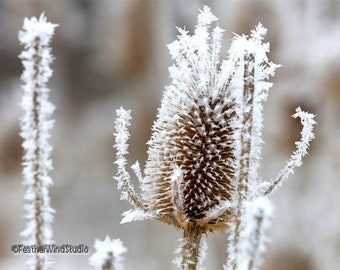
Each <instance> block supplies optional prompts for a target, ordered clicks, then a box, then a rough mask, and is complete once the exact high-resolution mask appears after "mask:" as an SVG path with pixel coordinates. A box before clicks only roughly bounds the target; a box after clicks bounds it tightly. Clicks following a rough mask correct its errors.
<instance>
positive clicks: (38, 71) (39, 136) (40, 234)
mask: <svg viewBox="0 0 340 270" xmlns="http://www.w3.org/2000/svg"><path fill="white" fill-rule="evenodd" d="M56 26H57V25H56V24H52V23H50V22H47V21H46V17H45V15H44V14H42V15H41V16H40V17H39V19H37V18H35V17H32V18H31V19H27V18H25V19H24V24H23V28H22V30H21V31H20V32H19V40H20V42H21V44H23V45H24V48H25V49H24V50H23V51H22V53H21V54H20V55H19V57H20V59H21V60H22V64H23V66H24V72H23V74H22V77H21V79H22V81H23V82H24V84H23V85H22V88H23V90H24V95H23V97H22V101H21V106H22V108H23V110H24V115H23V117H22V118H21V133H20V135H21V136H22V138H23V140H24V141H23V144H22V145H23V148H24V150H25V153H24V156H23V178H24V180H23V184H24V185H25V186H27V191H26V194H25V196H24V198H25V200H26V205H25V206H24V209H25V210H26V212H27V214H26V215H25V218H27V219H28V222H27V226H26V229H25V230H24V231H23V232H22V235H23V236H24V237H27V238H28V244H35V245H37V246H42V245H45V244H50V243H52V242H53V241H52V221H53V213H54V210H53V209H52V208H51V207H50V198H49V195H48V188H49V186H50V185H52V179H51V177H50V176H49V171H50V170H52V160H51V151H52V146H51V145H50V144H49V142H48V139H49V137H50V134H49V130H50V129H51V128H52V127H53V120H51V119H50V115H51V114H52V112H53V111H54V106H53V105H52V104H51V103H50V102H49V100H48V97H49V92H50V89H48V88H47V86H46V83H47V82H48V80H49V78H50V77H51V76H52V70H51V68H50V64H51V63H52V61H53V57H52V54H51V49H50V47H49V45H50V41H51V38H52V36H53V33H54V29H55V27H56ZM27 264H28V266H29V268H30V269H36V270H38V269H39V270H42V269H47V268H49V265H50V264H51V262H50V261H49V259H48V257H47V256H46V254H44V253H36V254H35V255H34V257H32V258H30V259H29V261H28V263H27Z"/></svg>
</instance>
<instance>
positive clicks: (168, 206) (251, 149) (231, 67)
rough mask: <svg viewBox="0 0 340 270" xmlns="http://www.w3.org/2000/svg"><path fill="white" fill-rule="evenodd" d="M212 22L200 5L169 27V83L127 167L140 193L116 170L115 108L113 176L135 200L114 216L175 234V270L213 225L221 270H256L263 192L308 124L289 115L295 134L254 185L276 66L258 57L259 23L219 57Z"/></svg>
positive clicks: (191, 257)
mask: <svg viewBox="0 0 340 270" xmlns="http://www.w3.org/2000/svg"><path fill="white" fill-rule="evenodd" d="M216 21H217V18H216V17H215V16H214V15H213V14H212V12H211V11H210V8H209V7H207V6H204V8H203V10H202V11H201V12H200V14H199V15H198V22H197V25H196V27H195V31H194V34H193V35H190V34H189V32H188V31H186V30H185V29H181V28H178V31H179V35H178V37H177V40H175V41H174V42H172V43H171V44H169V45H168V48H169V51H170V55H171V57H172V60H173V62H174V63H173V65H172V66H171V67H170V68H169V72H170V77H171V79H172V83H171V85H169V86H167V87H166V89H165V91H164V94H163V98H162V102H161V106H160V108H159V110H158V114H157V119H156V121H155V123H154V125H153V127H152V131H153V133H152V136H151V139H150V141H149V142H148V145H149V148H148V159H147V162H146V165H145V169H144V172H143V173H142V171H141V169H140V167H139V164H138V163H135V165H133V166H132V169H133V171H134V173H135V174H136V177H137V179H138V180H139V182H140V184H141V191H142V192H141V196H138V195H137V194H136V193H135V191H134V189H133V187H132V184H131V182H130V181H131V180H130V176H129V174H128V173H127V172H126V169H125V165H126V159H125V157H124V155H125V154H126V153H127V143H126V142H127V139H128V137H129V134H128V133H127V129H126V127H127V126H128V125H129V123H128V120H129V119H130V113H129V112H128V111H125V110H123V109H120V110H118V111H117V115H118V118H117V119H116V124H115V128H116V132H115V137H116V143H115V145H114V147H115V148H116V150H117V161H116V164H117V165H118V174H117V176H116V179H117V180H118V187H119V188H122V189H123V192H122V194H123V197H124V198H126V199H128V200H130V201H131V202H132V204H133V205H134V206H135V208H134V209H131V210H130V211H128V212H125V213H124V216H125V217H124V219H123V221H133V220H142V219H147V218H152V219H157V220H160V221H162V222H164V223H167V224H170V225H173V226H175V227H176V228H179V229H181V230H183V237H182V240H181V242H180V246H179V249H177V254H180V255H181V259H176V263H178V266H179V267H182V269H197V267H198V265H200V255H199V254H200V240H201V237H202V234H206V233H208V232H216V231H227V232H228V235H229V246H228V259H227V264H226V266H225V268H226V269H235V270H236V269H237V270H241V269H256V267H258V266H259V265H260V262H261V259H260V255H261V253H262V251H263V250H264V243H265V235H264V231H265V229H266V228H267V227H268V226H267V224H268V222H267V220H268V218H269V213H270V211H269V210H268V209H269V208H270V207H269V206H268V205H269V202H267V198H264V197H263V196H265V195H268V194H270V193H271V192H272V190H273V189H274V188H276V186H278V185H279V184H280V183H281V182H282V181H283V180H285V179H286V178H287V177H288V175H289V174H290V173H291V171H292V170H293V169H294V167H296V166H299V165H300V163H301V159H302V157H303V156H304V155H305V154H306V153H307V147H308V145H309V142H310V140H311V139H313V133H312V129H313V125H314V124H315V121H314V120H313V117H314V116H313V115H311V114H308V113H306V112H302V111H301V110H300V109H299V110H298V111H297V113H296V114H295V115H294V116H295V117H301V119H302V124H303V130H302V140H301V142H298V143H297V150H296V152H294V153H293V155H292V158H291V160H290V161H289V162H288V164H287V166H286V167H285V168H284V169H283V170H282V171H281V173H280V174H279V176H278V177H277V179H276V180H274V181H269V182H266V184H264V183H263V182H262V181H261V180H260V177H259V175H258V168H259V165H260V159H261V148H262V144H263V141H262V138H261V137H262V127H263V102H264V101H266V99H267V97H268V92H269V89H270V88H271V86H272V83H270V82H268V79H269V78H270V77H271V76H273V75H274V73H275V70H276V68H277V67H279V65H277V64H274V63H272V62H270V61H269V60H268V57H267V52H269V44H268V43H264V42H263V40H264V36H265V34H266V32H267V30H266V29H265V28H264V27H263V26H262V25H261V24H258V26H257V27H256V28H255V29H254V30H252V31H251V34H250V35H249V36H247V35H242V36H235V37H234V38H233V40H232V43H231V47H230V49H229V53H228V57H227V58H226V59H224V60H223V61H221V60H220V51H221V47H222V45H221V44H222V34H223V30H222V29H221V28H220V27H219V26H217V25H216V26H213V24H215V23H216ZM120 123H121V124H120ZM265 202H267V203H265Z"/></svg>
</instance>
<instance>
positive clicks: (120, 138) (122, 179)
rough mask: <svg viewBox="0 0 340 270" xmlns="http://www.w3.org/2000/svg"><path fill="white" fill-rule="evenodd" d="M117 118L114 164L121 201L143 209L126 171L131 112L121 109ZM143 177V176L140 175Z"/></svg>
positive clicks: (117, 112) (137, 166) (136, 165)
mask: <svg viewBox="0 0 340 270" xmlns="http://www.w3.org/2000/svg"><path fill="white" fill-rule="evenodd" d="M116 114H117V118H116V120H115V131H116V132H115V133H114V136H115V144H114V146H113V147H114V148H115V149H116V152H117V154H116V161H115V162H114V163H115V164H116V165H117V167H118V171H117V176H115V177H114V178H115V179H116V180H117V182H118V189H122V193H121V199H122V200H129V201H130V202H131V203H132V204H133V205H134V206H135V207H136V208H139V209H143V204H142V202H141V200H140V198H139V197H138V195H137V194H136V192H135V190H134V188H133V185H132V184H131V177H130V174H129V173H128V172H127V171H126V168H125V166H126V163H127V160H126V158H125V155H126V154H128V144H127V141H128V139H129V138H130V133H129V131H128V128H127V127H128V126H130V120H131V111H130V110H125V109H124V108H122V107H121V108H120V109H119V110H117V111H116ZM134 168H135V170H138V169H139V165H138V163H136V164H135V166H134ZM139 176H141V174H139Z"/></svg>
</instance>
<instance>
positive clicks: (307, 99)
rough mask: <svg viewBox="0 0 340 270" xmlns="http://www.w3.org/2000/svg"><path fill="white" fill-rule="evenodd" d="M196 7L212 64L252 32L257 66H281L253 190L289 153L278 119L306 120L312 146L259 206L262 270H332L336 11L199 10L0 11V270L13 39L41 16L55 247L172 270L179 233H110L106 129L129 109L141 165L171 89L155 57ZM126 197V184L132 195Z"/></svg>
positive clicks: (338, 172)
mask: <svg viewBox="0 0 340 270" xmlns="http://www.w3.org/2000/svg"><path fill="white" fill-rule="evenodd" d="M204 4H208V5H209V6H210V7H211V9H212V11H213V13H214V14H215V15H216V16H217V17H218V18H219V25H220V27H222V28H224V29H225V30H226V31H225V38H224V48H223V52H222V55H223V56H225V55H226V53H227V50H228V48H229V44H230V38H231V37H232V36H233V33H238V34H242V33H245V34H248V33H249V32H250V30H251V29H253V28H254V26H255V25H256V24H257V23H258V22H261V23H262V24H263V25H264V26H265V27H266V28H267V29H268V34H267V37H266V39H267V41H269V42H270V44H271V52H270V54H269V58H270V59H271V60H272V61H273V62H275V63H279V64H282V67H281V68H280V69H278V71H277V74H276V76H275V77H274V78H272V81H273V82H274V87H273V88H272V89H271V93H270V96H269V99H268V101H267V103H266V105H265V122H264V140H265V142H266V143H265V145H264V149H263V158H262V160H263V163H262V167H261V175H262V177H263V178H264V179H269V178H272V177H275V175H276V173H277V172H278V170H279V169H280V168H282V167H283V166H284V165H285V162H286V160H287V159H288V158H289V156H290V153H291V152H292V151H293V150H294V141H295V140H297V139H298V138H299V132H300V129H301V126H300V123H299V121H298V120H295V119H292V118H290V115H292V114H293V113H294V110H295V108H296V107H297V106H301V107H302V108H303V109H305V110H308V111H310V112H312V113H314V114H316V115H317V118H316V120H317V122H318V125H317V126H316V139H315V140H314V141H313V142H312V145H311V150H310V154H309V156H308V157H307V158H306V159H305V160H304V166H303V167H301V168H299V169H297V170H296V173H295V175H294V176H293V177H291V178H290V180H289V181H288V182H287V183H285V184H284V185H283V186H282V188H280V189H279V191H277V192H276V193H275V194H274V196H272V199H273V202H274V206H275V216H274V219H273V222H272V226H271V229H270V231H269V232H268V235H269V237H270V239H271V242H270V243H269V244H268V251H267V253H266V256H265V262H266V263H265V266H264V268H263V269H268V270H269V269H270V270H283V269H287V270H288V269H289V270H295V269H296V270H297V269H299V270H301V269H304V270H319V269H323V270H334V269H339V265H340V256H339V254H340V136H339V133H340V122H339V118H340V61H339V59H340V45H339V44H340V1H336V0H324V1H319V0H286V1H254V0H253V1H227V0H223V1H202V0H201V1H199V0H188V1H182V0H158V1H157V0H97V1H94V0H58V1H52V0H50V1H48V0H45V1H44V0H31V1H28V0H27V1H24V0H22V1H20V0H0V118H1V121H0V192H1V195H0V243H1V244H0V268H1V269H23V268H24V264H25V261H26V259H27V257H26V256H24V255H13V254H11V252H10V246H11V245H13V244H17V243H21V242H22V240H23V239H22V238H21V237H20V232H21V231H22V230H23V229H24V228H25V221H24V219H23V214H24V211H23V209H22V206H23V204H24V201H23V194H24V192H25V189H24V188H23V186H22V177H21V170H22V168H21V165H20V163H21V156H22V148H21V145H20V144H21V138H20V137H19V135H18V133H19V121H18V119H19V117H20V116H21V115H22V113H23V112H22V110H21V109H20V108H19V106H18V103H19V101H20V99H21V95H22V90H21V89H20V84H21V81H20V75H21V72H22V66H21V63H20V60H19V59H18V54H19V53H20V51H21V50H22V47H21V46H20V44H19V42H18V39H17V34H18V30H19V29H20V28H21V26H22V22H23V18H24V17H31V16H39V15H40V13H41V12H43V11H44V12H45V14H46V16H47V18H48V20H49V21H51V22H53V23H58V24H59V27H58V28H57V29H56V33H55V37H54V39H53V42H52V47H53V54H54V56H55V61H54V62H53V64H52V68H53V70H54V75H53V77H52V79H51V81H50V83H49V87H50V88H51V89H52V92H51V98H50V100H51V101H52V103H54V104H55V105H56V107H57V109H56V111H55V113H54V115H53V118H54V119H55V120H56V123H55V127H54V128H53V130H52V139H51V144H52V145H53V147H54V150H53V163H54V170H53V171H52V173H51V176H52V178H53V180H54V186H53V187H52V188H51V189H50V196H51V205H52V207H53V208H54V209H55V210H56V211H57V213H56V215H55V221H54V239H55V241H56V243H57V244H73V245H77V244H84V245H88V246H89V247H90V248H91V249H92V251H93V243H94V240H95V239H96V238H99V239H101V240H103V239H104V238H105V236H106V235H109V236H110V237H111V238H120V239H121V240H122V241H123V242H124V245H125V246H126V247H127V248H128V253H127V254H126V256H125V262H124V264H125V269H141V270H143V269H148V270H151V269H175V266H174V265H173V264H172V263H171V261H172V259H173V258H174V250H175V248H176V247H177V245H178V242H177V239H178V238H179V237H180V236H181V233H180V232H179V231H176V230H175V229H174V228H172V227H169V226H167V225H164V224H161V223H159V222H156V221H144V222H135V223H129V224H124V225H121V224H119V223H120V220H121V213H122V212H124V211H126V210H128V209H130V205H129V204H128V203H127V202H125V201H120V200H119V192H118V191H117V186H116V183H115V182H114V180H113V179H112V176H113V175H114V173H115V168H114V166H113V164H112V162H113V161H114V156H115V153H114V151H113V149H112V145H113V135H112V133H113V121H114V114H115V110H116V109H117V108H119V107H120V106H124V107H125V108H130V109H132V116H133V120H132V127H131V129H130V132H131V140H130V148H129V150H130V155H129V158H130V162H131V163H132V162H134V161H135V160H137V159H138V160H139V161H140V163H141V164H144V163H145V159H146V150H147V147H146V142H147V141H148V139H149V137H150V128H151V126H152V123H153V121H154V119H155V115H156V110H157V107H158V106H159V104H160V99H161V96H162V91H163V89H164V86H165V85H168V84H169V83H170V79H169V77H168V70H167V68H168V66H169V65H170V64H171V61H170V60H171V59H170V56H169V54H168V50H167V48H166V44H168V43H170V42H172V41H173V40H174V39H175V38H176V35H177V33H176V29H175V26H180V27H183V26H186V28H187V29H188V30H190V31H192V30H193V28H194V25H195V24H196V17H197V14H198V9H201V8H202V7H203V5H204ZM135 185H136V187H137V185H138V183H137V181H135ZM208 243H209V250H208V257H207V261H206V264H205V265H206V266H207V269H222V265H223V264H224V263H225V260H226V235H225V234H223V233H219V234H215V235H209V237H208ZM88 257H89V256H87V255H74V256H66V255H64V256H60V255H56V256H53V260H54V261H55V266H54V269H91V268H90V266H88Z"/></svg>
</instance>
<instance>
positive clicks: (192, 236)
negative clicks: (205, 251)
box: [181, 222, 203, 270]
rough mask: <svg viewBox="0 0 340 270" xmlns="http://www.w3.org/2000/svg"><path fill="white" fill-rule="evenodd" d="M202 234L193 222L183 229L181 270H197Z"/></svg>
mask: <svg viewBox="0 0 340 270" xmlns="http://www.w3.org/2000/svg"><path fill="white" fill-rule="evenodd" d="M202 233H203V231H202V229H201V228H200V227H199V226H198V225H197V224H196V223H195V222H192V223H189V226H188V227H187V228H185V229H184V233H183V241H184V244H183V246H182V250H181V254H182V269H183V270H196V269H197V267H198V265H199V258H200V256H199V255H200V242H201V238H202Z"/></svg>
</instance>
